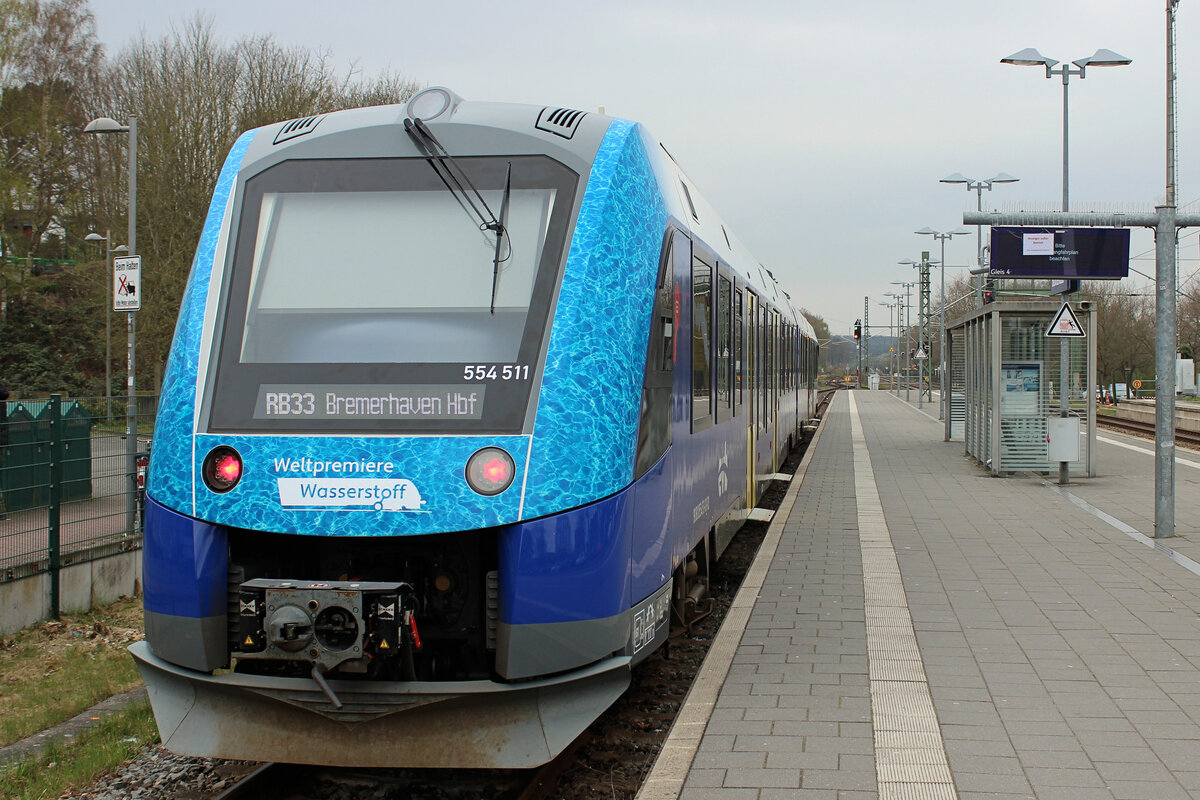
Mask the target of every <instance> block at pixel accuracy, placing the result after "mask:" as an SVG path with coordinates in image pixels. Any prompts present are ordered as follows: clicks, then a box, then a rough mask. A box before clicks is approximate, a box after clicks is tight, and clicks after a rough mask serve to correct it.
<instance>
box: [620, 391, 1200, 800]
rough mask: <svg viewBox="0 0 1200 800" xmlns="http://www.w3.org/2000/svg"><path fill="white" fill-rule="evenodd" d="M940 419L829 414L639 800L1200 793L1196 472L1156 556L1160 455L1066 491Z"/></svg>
mask: <svg viewBox="0 0 1200 800" xmlns="http://www.w3.org/2000/svg"><path fill="white" fill-rule="evenodd" d="M914 401H915V398H914ZM936 414H937V406H936V405H933V406H929V405H926V408H925V409H924V411H918V410H917V408H916V407H915V405H910V404H907V403H905V402H904V401H903V400H901V399H899V398H897V397H896V396H894V395H891V394H887V393H884V392H868V391H855V392H839V393H838V394H837V395H836V397H835V399H834V401H833V404H832V405H831V407H830V409H829V411H828V412H827V413H826V415H825V419H824V421H823V423H822V425H821V427H820V429H819V432H818V434H817V439H816V441H815V442H814V445H813V446H812V447H810V452H809V454H808V455H807V456H806V458H805V463H804V464H803V465H802V466H801V470H802V471H803V477H802V479H800V480H795V481H793V485H792V487H791V489H790V490H789V492H788V496H787V498H786V499H785V501H784V506H783V507H781V509H780V512H781V513H779V514H778V515H777V520H779V522H777V523H774V524H773V525H772V527H771V530H770V532H769V533H768V536H767V540H766V542H765V543H764V546H763V550H762V552H761V553H760V556H759V560H758V562H756V565H755V568H754V569H752V571H751V574H750V575H749V576H748V577H747V580H746V584H745V585H744V587H743V591H742V592H741V593H740V594H739V595H738V598H737V599H736V600H735V602H734V606H733V608H732V609H731V611H730V614H729V617H728V618H727V621H726V624H725V626H724V627H723V629H722V632H721V635H720V637H719V638H718V640H717V642H715V643H714V647H713V649H712V651H711V653H710V655H709V658H708V661H707V662H706V664H705V667H704V670H703V672H702V674H701V675H700V677H699V678H698V679H697V682H696V684H695V685H694V687H693V690H692V692H691V694H690V695H689V698H688V702H687V703H686V705H685V708H684V709H683V711H682V713H681V716H680V718H679V720H678V721H677V722H676V724H675V726H674V728H673V729H672V732H671V736H670V738H669V740H668V742H667V744H666V745H665V746H664V748H663V750H662V752H661V753H660V755H659V758H658V760H657V762H656V763H655V766H654V769H653V771H652V773H651V775H650V777H649V779H648V780H647V782H646V784H645V785H644V787H643V789H642V791H641V793H640V794H639V795H638V797H639V800H657V799H658V798H676V797H679V798H684V800H702V799H703V800H708V799H712V800H743V798H756V799H760V800H779V799H781V798H801V799H803V800H833V798H838V799H839V800H848V798H856V799H858V798H861V799H862V800H866V799H867V798H881V800H892V798H912V799H914V800H916V799H917V798H921V799H922V800H924V799H925V798H931V799H937V798H962V800H985V798H986V799H987V800H1018V798H1044V799H1045V800H1100V799H1101V798H1104V799H1105V800H1114V799H1115V800H1133V799H1134V798H1145V800H1171V799H1173V798H1191V797H1200V565H1198V564H1197V563H1196V562H1197V561H1200V454H1189V453H1187V452H1186V451H1185V452H1183V453H1182V454H1181V456H1180V458H1179V466H1178V467H1177V470H1176V498H1177V507H1176V522H1177V526H1178V527H1177V534H1178V535H1177V536H1176V537H1174V538H1171V539H1165V540H1159V541H1158V542H1157V543H1156V542H1155V541H1154V540H1151V539H1150V538H1148V537H1150V536H1151V535H1152V534H1153V518H1154V469H1153V467H1154V461H1153V458H1154V456H1153V443H1152V442H1148V441H1145V440H1139V439H1133V438H1129V437H1125V436H1121V435H1118V434H1110V433H1107V432H1102V433H1101V434H1100V436H1099V442H1098V452H1097V455H1098V465H1097V466H1098V474H1097V477H1095V478H1082V479H1074V480H1075V482H1074V483H1073V484H1072V485H1070V486H1066V487H1060V486H1057V485H1056V484H1055V483H1053V482H1052V481H1051V480H1049V479H1044V478H1042V477H1040V476H1037V475H1032V474H1018V475H1015V476H1012V477H1004V478H994V477H991V476H990V475H989V474H988V473H987V472H986V471H985V470H984V469H983V468H981V467H980V466H979V465H978V464H976V463H974V462H973V461H971V460H970V459H969V458H967V457H966V456H965V455H964V448H963V444H962V442H943V441H942V427H941V424H940V423H938V422H937V420H936ZM797 477H800V476H799V475H798V476H797ZM1056 477H1057V476H1055V479H1056ZM789 506H790V507H789Z"/></svg>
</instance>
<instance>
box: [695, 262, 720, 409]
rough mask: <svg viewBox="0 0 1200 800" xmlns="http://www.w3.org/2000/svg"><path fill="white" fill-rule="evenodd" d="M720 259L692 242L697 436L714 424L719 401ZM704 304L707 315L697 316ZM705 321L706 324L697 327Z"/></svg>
mask: <svg viewBox="0 0 1200 800" xmlns="http://www.w3.org/2000/svg"><path fill="white" fill-rule="evenodd" d="M716 264H717V259H716V258H714V257H713V254H712V253H711V251H709V250H708V248H706V247H703V246H702V245H700V244H699V243H698V242H696V241H693V242H692V275H691V284H692V285H691V292H690V295H691V302H690V303H689V304H688V305H689V306H690V308H691V334H692V335H691V337H690V342H689V347H690V349H691V378H692V383H691V398H692V432H693V433H696V432H698V431H702V430H704V429H705V428H708V427H709V426H711V425H712V424H713V408H714V405H715V402H716V398H715V392H714V390H713V388H714V375H713V357H712V356H713V338H714V337H713V305H714V303H713V301H712V295H713V290H712V289H713V278H714V277H716ZM705 271H707V284H706V289H705V291H703V292H698V291H697V286H698V285H701V281H700V277H701V276H702V274H703V273H704V272H705ZM701 298H704V301H703V312H702V313H701V314H697V311H698V310H699V306H700V304H701ZM698 322H702V323H703V324H702V325H701V324H697V323H698ZM697 354H699V355H700V356H702V357H703V359H704V366H703V368H702V369H698V368H697Z"/></svg>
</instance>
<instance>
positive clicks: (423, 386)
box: [131, 87, 817, 767]
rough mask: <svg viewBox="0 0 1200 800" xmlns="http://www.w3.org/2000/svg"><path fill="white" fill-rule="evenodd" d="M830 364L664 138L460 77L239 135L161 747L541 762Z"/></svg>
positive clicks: (220, 241) (205, 255)
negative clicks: (480, 96) (474, 96)
mask: <svg viewBox="0 0 1200 800" xmlns="http://www.w3.org/2000/svg"><path fill="white" fill-rule="evenodd" d="M816 364H817V344H816V341H815V339H814V338H813V333H812V328H811V327H810V326H809V324H808V323H807V321H806V320H805V319H804V317H803V316H802V315H801V314H799V313H798V312H797V310H796V309H795V308H794V307H793V306H792V305H791V303H790V302H789V300H788V297H787V296H786V295H785V294H784V293H783V292H782V290H781V289H780V288H779V287H778V286H777V285H776V283H775V281H774V280H773V278H772V276H771V274H770V273H769V272H768V271H767V270H766V269H765V268H764V267H762V266H761V265H760V264H759V263H758V262H757V261H755V260H754V259H753V258H752V257H751V256H750V254H749V253H748V252H747V250H746V249H745V248H744V247H743V246H742V244H741V243H740V242H739V241H738V240H737V239H735V238H734V237H733V235H732V234H731V233H730V232H729V231H728V230H727V229H726V228H725V226H724V225H723V224H722V221H721V219H720V218H719V217H718V216H717V214H716V213H715V212H714V211H713V210H712V208H711V207H710V206H709V205H707V204H706V203H705V202H704V200H703V198H702V197H701V195H700V193H699V192H698V191H697V190H696V187H695V186H694V185H693V184H692V182H691V181H690V180H689V179H688V178H687V176H686V175H684V173H683V172H682V170H681V169H680V168H679V167H678V166H677V165H676V163H675V161H674V159H673V158H672V157H671V155H670V154H669V153H668V152H667V150H666V149H665V148H664V147H663V146H662V145H661V144H660V143H659V142H658V141H657V140H655V139H654V138H652V137H651V136H650V134H649V133H648V132H647V131H646V130H645V128H643V127H642V126H641V125H638V124H636V123H633V122H629V121H626V120H623V119H616V118H611V117H608V116H605V115H603V114H598V113H585V112H581V111H575V110H570V109H561V108H550V107H540V106H524V105H510V104H498V103H482V102H468V101H464V100H463V99H462V98H460V97H458V96H457V95H455V94H454V93H453V92H451V91H449V90H447V89H444V88H440V87H438V88H431V89H427V90H425V91H423V92H421V93H419V94H417V95H415V96H414V97H413V98H412V99H411V100H410V101H409V102H408V103H407V105H404V106H383V107H376V108H364V109H356V110H351V111H342V112H337V113H331V114H325V115H321V116H315V117H309V118H306V119H300V120H293V121H291V122H287V123H282V124H277V125H273V126H268V127H264V128H259V129H257V130H254V131H251V132H249V133H246V134H244V135H243V136H242V137H241V138H240V139H238V141H237V142H236V144H235V145H234V146H233V149H232V150H231V152H230V154H229V156H228V158H227V160H226V162H225V166H224V168H223V169H222V171H221V174H220V178H219V180H218V182H217V186H216V190H215V192H214V195H213V199H212V203H211V206H210V209H209V213H208V218H207V222H206V224H205V227H204V231H203V234H202V236H201V240H200V244H199V247H198V250H197V253H196V257H195V261H194V263H193V266H192V271H191V276H190V279H189V281H188V285H187V290H186V293H185V296H184V299H183V305H182V309H181V312H180V316H179V321H178V325H177V328H176V332H175V339H174V343H173V346H172V350H171V354H170V358H169V361H168V365H167V371H166V377H165V381H164V385H163V393H162V401H161V405H160V410H159V415H158V423H157V426H156V428H155V432H154V450H153V456H152V459H151V463H150V474H149V486H148V500H147V509H146V519H145V551H144V590H145V619H146V640H145V641H144V642H141V643H139V644H137V645H135V646H134V647H133V648H131V649H132V653H133V655H134V657H135V659H136V660H137V662H138V665H139V667H140V669H141V671H142V674H143V676H144V678H145V680H146V684H147V686H148V688H149V691H150V698H151V701H152V704H153V708H154V713H155V716H156V719H157V722H158V726H159V730H160V731H161V734H162V739H163V743H164V744H165V745H166V746H167V747H168V748H170V749H172V750H174V751H177V752H180V753H186V754H192V755H201V756H218V757H228V758H239V759H252V760H262V761H285V762H304V763H316V764H330V765H344V766H413V767H427V766H434V767H526V766H533V765H537V764H540V763H543V762H545V761H547V760H549V759H551V758H552V757H553V756H555V755H556V754H557V753H558V752H560V751H561V750H562V749H563V748H564V747H565V746H566V745H567V744H568V743H569V742H570V741H571V740H572V739H574V738H575V736H576V735H577V734H578V733H580V732H581V731H582V730H583V729H584V728H586V727H587V725H588V724H590V723H591V722H592V721H593V720H594V719H595V718H596V717H597V716H598V715H599V714H600V713H601V712H602V711H603V710H604V709H605V708H607V707H608V706H609V705H610V704H611V703H612V702H613V701H614V700H615V699H616V698H617V697H618V696H619V695H620V694H621V693H622V692H623V691H624V689H625V688H626V687H627V685H628V683H629V679H630V669H631V668H632V667H633V666H634V665H635V664H637V663H638V662H639V661H641V660H642V659H644V658H645V657H646V656H648V655H649V654H650V653H651V652H652V651H653V650H654V649H655V648H657V647H659V646H660V645H662V644H663V643H664V642H665V641H666V636H667V630H668V627H669V625H670V624H671V621H672V619H673V618H679V617H683V616H686V614H687V613H688V609H689V607H690V606H692V605H694V603H695V602H696V601H697V598H700V597H701V596H702V593H703V590H704V582H705V578H706V575H707V572H708V567H709V565H710V564H711V563H712V562H713V560H714V559H715V558H716V557H717V556H718V555H719V554H720V552H721V550H722V549H723V548H724V546H725V544H726V543H727V542H728V540H729V538H730V537H731V535H732V532H733V531H734V530H735V529H736V528H737V526H738V525H739V524H740V523H741V521H743V520H744V519H745V518H746V517H747V515H748V513H749V509H751V508H753V506H754V505H755V500H756V495H757V494H758V492H759V491H760V489H761V487H762V485H763V482H764V481H765V480H766V479H767V478H768V477H769V476H770V475H771V474H772V473H774V472H775V471H776V469H777V468H778V465H779V462H780V461H781V460H782V459H783V457H784V456H785V455H786V452H787V451H788V449H789V448H790V447H791V446H792V445H793V444H794V443H796V442H797V441H798V439H799V437H800V435H801V431H802V428H803V426H804V425H805V423H806V422H807V421H808V419H809V418H810V417H811V416H812V415H813V414H814V411H815V402H816V393H815V386H816Z"/></svg>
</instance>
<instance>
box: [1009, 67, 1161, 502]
mask: <svg viewBox="0 0 1200 800" xmlns="http://www.w3.org/2000/svg"><path fill="white" fill-rule="evenodd" d="M1000 63H1001V64H1015V65H1017V66H1022V67H1045V69H1046V77H1047V78H1051V77H1053V76H1055V75H1061V76H1062V87H1063V103H1062V108H1063V113H1062V154H1063V155H1062V162H1063V163H1062V174H1063V176H1062V210H1063V211H1064V212H1066V211H1070V210H1071V205H1070V158H1069V153H1070V148H1069V142H1070V139H1069V136H1068V130H1069V125H1068V124H1067V121H1068V115H1067V108H1068V106H1067V94H1068V93H1067V87H1068V86H1069V85H1070V80H1071V76H1072V75H1078V76H1079V79H1080V80H1083V79H1084V78H1086V77H1087V68H1088V67H1123V66H1126V65H1127V64H1131V63H1132V61H1131V59H1128V58H1126V57H1125V56H1123V55H1120V54H1119V53H1114V52H1113V51H1112V50H1105V49H1103V48H1101V49H1099V50H1097V51H1096V52H1095V53H1094V54H1093V55H1091V56H1089V57H1088V58H1080V59H1077V60H1075V61H1072V62H1071V64H1074V65H1075V66H1076V69H1071V64H1062V65H1060V66H1059V67H1058V69H1054V68H1053V67H1054V65H1055V64H1058V63H1059V62H1058V61H1057V60H1056V59H1053V58H1048V57H1046V56H1044V55H1042V54H1041V53H1039V52H1038V51H1037V50H1035V49H1034V48H1032V47H1026V48H1025V49H1024V50H1021V51H1019V52H1016V53H1013V54H1012V55H1011V56H1008V57H1007V58H1002V59H1000ZM1172 227H1174V226H1172ZM1078 285H1079V284H1078V281H1072V282H1069V283H1068V284H1067V291H1066V292H1064V293H1063V302H1064V303H1065V302H1067V298H1068V297H1070V294H1071V291H1070V290H1071V288H1072V287H1076V286H1078ZM1070 358H1071V340H1070V339H1067V338H1065V337H1064V338H1062V339H1060V340H1059V351H1058V362H1059V368H1058V380H1059V387H1060V391H1059V401H1058V413H1059V416H1060V417H1063V418H1065V417H1068V416H1070V413H1071V400H1070V396H1069V395H1068V392H1067V381H1068V379H1069V377H1070V370H1071V366H1070V363H1069V362H1070ZM1087 402H1088V403H1093V402H1095V401H1094V400H1093V399H1092V387H1090V386H1089V387H1088V391H1087ZM1070 470H1071V467H1070V465H1069V464H1068V463H1067V462H1066V461H1062V462H1059V465H1058V482H1059V483H1060V484H1067V483H1070V482H1071V472H1070Z"/></svg>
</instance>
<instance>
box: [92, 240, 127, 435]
mask: <svg viewBox="0 0 1200 800" xmlns="http://www.w3.org/2000/svg"><path fill="white" fill-rule="evenodd" d="M83 240H84V241H85V242H104V270H105V272H106V275H105V277H104V305H105V308H104V406H105V409H106V411H105V413H106V415H107V418H108V420H109V421H110V422H111V421H112V306H113V304H112V268H113V265H112V257H113V254H114V253H128V252H129V248H128V247H126V246H125V245H123V244H121V245H117V246H116V247H113V246H112V231H111V230H106V231H104V235H103V236H101V235H100V234H98V233H96V232H95V231H93V232H92V233H89V234H88V235H87V236H85V237H83Z"/></svg>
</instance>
